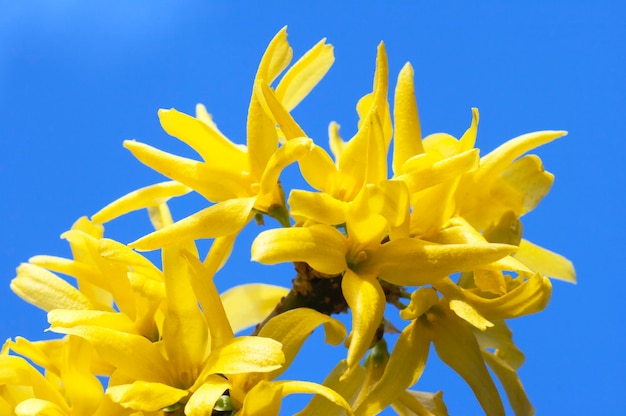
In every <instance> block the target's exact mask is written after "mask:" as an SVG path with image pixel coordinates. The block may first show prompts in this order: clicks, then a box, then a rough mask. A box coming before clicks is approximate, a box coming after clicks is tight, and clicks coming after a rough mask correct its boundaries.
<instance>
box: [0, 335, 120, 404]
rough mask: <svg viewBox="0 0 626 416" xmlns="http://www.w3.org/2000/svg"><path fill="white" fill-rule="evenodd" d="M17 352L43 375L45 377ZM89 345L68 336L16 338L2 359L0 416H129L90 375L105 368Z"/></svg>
mask: <svg viewBox="0 0 626 416" xmlns="http://www.w3.org/2000/svg"><path fill="white" fill-rule="evenodd" d="M9 351H13V352H15V353H17V354H20V355H21V356H23V357H25V358H28V359H29V360H31V361H32V362H33V363H35V364H36V365H37V366H40V367H41V368H43V369H44V370H45V375H42V374H41V373H40V372H39V371H38V370H37V369H36V368H35V367H34V366H32V365H31V364H30V363H29V362H28V361H26V360H25V359H24V358H22V357H20V356H15V355H9ZM94 355H95V352H94V351H93V348H92V347H91V345H89V343H88V342H86V341H84V340H82V339H80V338H78V337H73V336H69V337H66V338H64V339H62V340H54V341H39V342H30V341H28V340H26V339H24V338H20V337H17V338H16V340H15V341H10V340H9V341H7V342H6V343H5V344H4V346H3V348H2V353H0V411H1V412H2V414H3V415H18V416H26V415H55V416H56V415H58V416H82V415H96V416H106V415H110V416H113V415H120V416H122V415H127V414H128V413H127V412H126V410H125V409H123V408H122V407H121V406H119V405H117V404H115V403H113V402H111V401H110V400H109V399H108V398H107V397H106V396H105V395H104V389H103V388H102V385H101V384H100V381H98V379H97V378H96V376H95V375H94V374H93V373H92V371H93V370H94V369H95V370H98V367H99V366H102V365H104V364H103V363H101V362H99V360H98V358H97V357H95V356H94Z"/></svg>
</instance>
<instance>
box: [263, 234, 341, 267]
mask: <svg viewBox="0 0 626 416" xmlns="http://www.w3.org/2000/svg"><path fill="white" fill-rule="evenodd" d="M347 244H348V243H347V240H346V238H345V237H344V236H343V234H341V232H340V231H338V230H337V229H336V228H333V227H330V226H328V225H323V224H320V225H313V226H311V227H302V228H288V229H275V230H268V231H264V232H262V233H261V234H259V235H258V236H257V238H256V239H255V240H254V242H253V243H252V260H254V261H258V262H259V263H263V264H277V263H284V262H295V261H302V262H305V263H308V264H309V266H311V267H313V268H314V269H315V270H317V271H319V272H322V273H326V274H338V273H341V272H342V271H344V270H345V269H346V268H347V264H346V259H345V255H346V253H347V250H348V245H347Z"/></svg>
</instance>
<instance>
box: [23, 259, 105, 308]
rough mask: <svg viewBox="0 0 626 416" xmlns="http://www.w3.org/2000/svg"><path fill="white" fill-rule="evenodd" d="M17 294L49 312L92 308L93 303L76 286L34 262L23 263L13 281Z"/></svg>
mask: <svg viewBox="0 0 626 416" xmlns="http://www.w3.org/2000/svg"><path fill="white" fill-rule="evenodd" d="M11 290H13V292H15V294H16V295H18V296H19V297H21V298H22V299H24V300H25V301H26V302H28V303H31V304H33V305H35V306H37V307H38V308H41V309H43V310H44V311H46V312H49V311H51V310H53V309H92V308H93V305H92V304H91V302H90V301H89V299H87V298H86V297H85V296H84V295H83V294H82V293H80V292H79V291H78V290H77V289H76V288H75V287H73V286H72V285H70V284H69V283H67V282H66V281H65V280H63V279H61V278H60V277H58V276H57V275H55V274H54V273H51V272H49V271H48V270H46V269H44V268H41V267H39V266H35V265H32V264H27V263H24V264H21V265H20V266H19V267H18V268H17V276H16V277H15V278H14V279H13V280H12V281H11Z"/></svg>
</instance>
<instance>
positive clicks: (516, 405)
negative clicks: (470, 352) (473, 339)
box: [483, 351, 535, 416]
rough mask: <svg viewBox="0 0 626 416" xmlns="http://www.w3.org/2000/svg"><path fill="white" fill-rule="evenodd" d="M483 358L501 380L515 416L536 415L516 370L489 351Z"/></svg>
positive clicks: (485, 352)
mask: <svg viewBox="0 0 626 416" xmlns="http://www.w3.org/2000/svg"><path fill="white" fill-rule="evenodd" d="M483 357H484V358H485V362H486V363H487V364H488V365H489V367H490V368H491V371H493V372H494V374H495V375H496V377H498V379H499V380H500V383H502V387H503V388H504V391H505V392H506V395H507V397H508V399H509V403H510V404H511V408H513V411H514V412H515V415H516V416H532V415H534V414H535V409H533V406H532V404H530V401H529V400H528V396H526V392H525V391H524V386H522V382H521V381H520V379H519V377H518V375H517V373H516V372H515V370H514V369H512V368H511V367H509V366H508V365H507V363H506V362H504V361H503V360H501V359H500V358H498V357H497V356H495V355H494V354H492V353H490V352H488V351H483Z"/></svg>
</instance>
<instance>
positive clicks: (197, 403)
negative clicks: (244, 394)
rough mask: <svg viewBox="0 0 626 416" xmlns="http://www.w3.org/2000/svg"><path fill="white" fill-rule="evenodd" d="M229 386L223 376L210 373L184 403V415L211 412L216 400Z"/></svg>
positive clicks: (193, 415)
mask: <svg viewBox="0 0 626 416" xmlns="http://www.w3.org/2000/svg"><path fill="white" fill-rule="evenodd" d="M230 387H231V384H230V382H229V381H228V380H226V379H225V378H224V377H221V376H218V375H216V374H211V375H210V376H209V377H208V378H207V379H206V380H205V382H204V384H202V385H201V386H200V387H199V388H198V389H197V390H196V391H195V392H194V393H193V395H192V396H191V397H190V398H189V401H188V402H187V404H186V405H185V415H186V416H208V415H211V414H213V410H214V409H213V408H214V407H215V403H216V402H217V400H218V399H219V398H220V397H221V396H222V395H223V394H224V393H225V392H226V390H227V389H229V388H230Z"/></svg>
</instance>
